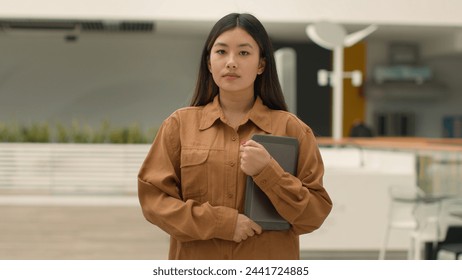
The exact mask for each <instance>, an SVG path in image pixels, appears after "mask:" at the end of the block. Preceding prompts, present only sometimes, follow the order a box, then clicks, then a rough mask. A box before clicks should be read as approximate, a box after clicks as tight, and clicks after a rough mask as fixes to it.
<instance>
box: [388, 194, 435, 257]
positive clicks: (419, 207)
mask: <svg viewBox="0 0 462 280" xmlns="http://www.w3.org/2000/svg"><path fill="white" fill-rule="evenodd" d="M389 195H390V204H389V211H388V218H387V225H386V229H385V235H384V239H383V244H382V247H381V248H380V251H379V259H381V260H384V259H385V257H386V256H385V254H386V251H387V247H388V243H389V239H390V233H391V231H392V230H406V231H408V232H409V236H410V245H409V248H408V254H407V257H408V259H422V244H423V243H424V242H432V243H434V244H436V242H438V240H439V236H440V232H439V231H440V230H439V223H438V220H439V219H438V216H439V212H440V207H441V198H433V197H428V196H426V195H425V192H424V191H423V190H422V189H420V188H419V187H417V186H391V187H390V188H389Z"/></svg>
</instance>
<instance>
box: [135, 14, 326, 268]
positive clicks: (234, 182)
mask: <svg viewBox="0 0 462 280" xmlns="http://www.w3.org/2000/svg"><path fill="white" fill-rule="evenodd" d="M254 134H272V135H280V136H290V137H295V138H296V139H297V140H298V142H299V157H298V169H297V176H293V175H290V174H289V173H287V172H285V171H284V170H283V169H282V168H281V167H280V165H279V164H278V163H277V162H276V161H275V160H274V159H273V158H272V157H271V156H270V155H269V153H268V152H267V151H266V149H265V148H264V147H263V146H262V145H261V144H259V143H257V142H255V141H253V140H249V139H250V138H251V137H252V135H254ZM323 174H324V166H323V162H322V159H321V155H320V153H319V149H318V146H317V143H316V139H315V137H314V135H313V132H312V131H311V129H310V128H309V127H308V126H307V125H306V124H304V123H303V122H302V121H301V120H299V119H298V118H297V117H296V116H295V115H293V114H291V113H289V112H287V109H286V104H285V101H284V97H283V94H282V91H281V87H280V85H279V81H278V77H277V73H276V67H275V62H274V56H273V49H272V45H271V42H270V39H269V37H268V35H267V33H266V31H265V29H264V27H263V25H262V24H261V23H260V22H259V21H258V20H257V19H256V18H255V17H254V16H252V15H250V14H236V13H233V14H229V15H227V16H225V17H223V18H222V19H220V20H219V21H218V22H217V23H216V24H215V26H214V27H213V28H212V30H211V32H210V34H209V37H208V39H207V41H206V42H205V46H204V49H203V52H202V58H201V64H200V69H199V77H198V80H197V85H196V90H195V93H194V97H193V99H192V102H191V106H190V107H187V108H183V109H179V110H177V111H176V112H174V113H173V114H172V115H171V116H170V117H168V118H167V119H166V120H165V121H164V122H163V124H162V126H161V127H160V129H159V131H158V133H157V136H156V138H155V140H154V142H153V144H152V147H151V150H150V151H149V153H148V155H147V157H146V159H145V161H144V163H143V165H142V167H141V169H140V172H139V175H138V194H139V199H140V204H141V206H142V210H143V214H144V216H145V217H146V219H147V220H148V221H149V222H151V223H153V224H155V225H157V226H158V227H160V228H161V229H163V230H164V231H166V232H167V233H168V234H170V236H171V239H170V253H169V259H298V258H299V235H300V234H304V233H309V232H312V231H314V230H316V229H317V228H319V227H320V226H321V224H322V223H323V221H324V220H325V218H326V217H327V215H328V214H329V212H330V210H331V208H332V202H331V200H330V198H329V196H328V194H327V192H326V190H325V189H324V187H323V181H322V179H323ZM247 176H252V179H253V180H254V181H255V182H256V183H257V185H258V186H259V187H260V188H261V189H262V190H263V191H264V192H265V193H266V195H267V196H268V197H269V199H270V200H271V202H272V203H273V204H274V206H275V208H276V209H277V211H278V212H279V214H280V215H281V216H282V217H283V218H285V219H286V220H287V221H288V222H289V223H290V224H291V228H290V229H289V230H285V231H263V230H262V228H261V227H260V226H259V225H258V224H256V223H255V222H254V221H252V220H250V219H249V218H248V217H246V216H245V215H243V210H244V199H245V197H244V194H245V185H246V177H247Z"/></svg>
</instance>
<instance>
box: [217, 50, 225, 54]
mask: <svg viewBox="0 0 462 280" xmlns="http://www.w3.org/2000/svg"><path fill="white" fill-rule="evenodd" d="M216 53H217V54H224V53H225V50H217V51H216Z"/></svg>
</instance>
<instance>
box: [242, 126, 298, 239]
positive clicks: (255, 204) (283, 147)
mask: <svg viewBox="0 0 462 280" xmlns="http://www.w3.org/2000/svg"><path fill="white" fill-rule="evenodd" d="M252 139H253V140H254V141H256V142H258V143H260V144H262V145H263V147H265V149H266V150H267V151H268V152H269V153H270V155H271V156H272V157H273V158H274V159H275V160H276V161H277V162H278V163H279V165H280V166H281V167H282V169H284V170H285V171H286V172H289V173H290V174H292V175H295V173H296V171H297V161H298V141H297V139H295V138H293V137H286V136H274V135H265V134H256V135H254V136H253V137H252ZM244 214H245V215H246V216H247V217H249V218H250V219H252V220H253V221H255V222H256V223H257V224H259V225H260V226H261V227H262V228H263V230H287V229H289V228H290V224H289V223H288V222H287V221H286V220H284V218H282V217H281V216H280V215H279V213H278V212H277V211H276V209H275V208H274V206H273V204H272V203H271V201H270V200H269V198H268V197H267V196H266V194H265V193H264V192H263V191H262V190H261V189H260V188H259V187H258V186H257V185H256V184H255V182H254V181H253V179H252V177H251V176H247V185H246V193H245V208H244Z"/></svg>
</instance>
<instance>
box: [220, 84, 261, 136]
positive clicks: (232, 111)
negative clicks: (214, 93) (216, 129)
mask: <svg viewBox="0 0 462 280" xmlns="http://www.w3.org/2000/svg"><path fill="white" fill-rule="evenodd" d="M219 98H220V106H221V109H222V110H223V114H224V116H225V118H226V120H227V122H228V124H229V125H230V126H231V127H233V128H235V129H237V128H238V127H239V125H241V122H242V120H243V119H244V117H245V115H246V114H247V113H248V112H249V111H250V109H252V107H253V104H254V102H255V98H254V96H253V93H251V94H236V93H232V94H227V93H223V92H220V95H219Z"/></svg>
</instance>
